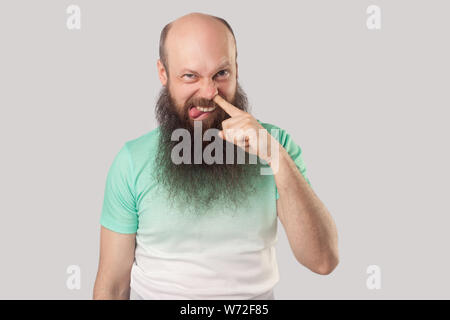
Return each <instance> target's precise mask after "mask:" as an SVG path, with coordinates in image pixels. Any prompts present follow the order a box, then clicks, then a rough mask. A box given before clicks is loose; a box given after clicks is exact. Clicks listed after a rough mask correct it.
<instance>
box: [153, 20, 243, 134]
mask: <svg viewBox="0 0 450 320" xmlns="http://www.w3.org/2000/svg"><path fill="white" fill-rule="evenodd" d="M235 50H236V47H235V43H234V39H233V36H232V34H231V33H230V31H229V30H228V29H227V28H226V27H225V26H224V25H223V24H222V23H221V22H219V21H217V20H216V19H214V18H211V17H209V16H207V15H203V14H200V13H193V14H188V15H186V16H183V17H181V18H179V19H178V20H175V21H174V22H173V25H172V27H171V29H170V31H169V33H168V36H167V39H166V52H167V59H168V70H166V69H165V68H164V66H163V64H162V62H161V61H160V60H159V59H158V61H157V69H158V75H159V79H160V81H161V84H162V85H163V86H168V89H169V91H170V93H171V95H172V97H173V99H174V101H175V104H176V105H177V107H178V108H179V110H180V113H181V109H182V108H183V106H184V105H185V103H186V101H187V100H188V99H192V98H203V99H207V100H212V99H213V98H214V97H215V96H216V95H217V94H218V93H220V94H221V95H222V96H224V97H226V99H227V100H228V101H231V100H232V98H233V97H234V94H235V92H236V84H237V79H238V65H237V62H236V53H235ZM212 116H214V112H213V113H212V114H211V116H210V117H208V118H207V119H204V120H201V121H204V126H208V125H209V124H210V123H211V122H212V120H213V119H212ZM205 122H206V123H205Z"/></svg>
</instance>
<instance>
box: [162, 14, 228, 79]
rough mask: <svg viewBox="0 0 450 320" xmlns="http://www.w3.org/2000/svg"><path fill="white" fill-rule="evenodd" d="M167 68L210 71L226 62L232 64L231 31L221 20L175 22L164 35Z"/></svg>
mask: <svg viewBox="0 0 450 320" xmlns="http://www.w3.org/2000/svg"><path fill="white" fill-rule="evenodd" d="M166 45H167V46H166V53H167V59H168V61H169V66H170V67H169V68H170V69H171V70H173V71H177V70H179V69H180V68H189V69H192V70H196V71H197V72H209V71H211V70H212V69H215V68H217V67H218V66H220V65H221V64H223V63H225V62H227V61H228V62H229V63H230V64H231V65H234V64H235V62H236V61H235V59H236V57H235V50H236V49H235V43H234V39H233V36H232V34H231V32H229V30H228V29H227V28H226V26H225V25H223V24H222V23H221V22H219V21H217V23H216V24H215V25H214V26H213V27H211V26H205V25H198V24H193V25H186V24H184V26H179V25H174V26H173V27H172V28H171V30H170V32H169V34H168V37H167V42H166Z"/></svg>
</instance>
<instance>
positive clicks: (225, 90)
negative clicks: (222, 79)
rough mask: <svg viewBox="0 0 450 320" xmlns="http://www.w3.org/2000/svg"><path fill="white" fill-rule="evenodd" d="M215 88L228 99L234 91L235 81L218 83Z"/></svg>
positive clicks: (230, 98)
mask: <svg viewBox="0 0 450 320" xmlns="http://www.w3.org/2000/svg"><path fill="white" fill-rule="evenodd" d="M217 88H218V90H219V92H221V93H222V94H224V95H225V96H226V97H227V100H228V101H230V100H232V98H233V96H234V93H235V92H236V82H226V83H220V84H219V85H218V87H217Z"/></svg>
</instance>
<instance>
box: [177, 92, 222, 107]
mask: <svg viewBox="0 0 450 320" xmlns="http://www.w3.org/2000/svg"><path fill="white" fill-rule="evenodd" d="M219 95H220V94H219ZM220 96H221V97H222V98H224V99H225V97H224V96H222V95H220ZM225 100H226V99H225ZM194 106H199V107H209V108H211V107H216V108H218V107H220V106H219V105H218V104H217V103H215V102H214V100H210V99H205V98H192V99H189V100H188V101H187V102H186V103H185V107H186V109H188V110H189V109H190V108H192V107H194Z"/></svg>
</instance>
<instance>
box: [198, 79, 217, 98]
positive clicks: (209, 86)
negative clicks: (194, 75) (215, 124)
mask: <svg viewBox="0 0 450 320" xmlns="http://www.w3.org/2000/svg"><path fill="white" fill-rule="evenodd" d="M217 93H218V90H217V84H216V82H215V81H214V80H212V79H205V80H204V81H203V83H202V84H201V87H200V96H201V97H202V98H205V99H208V100H212V99H213V98H214V97H215V96H216V94H217Z"/></svg>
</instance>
